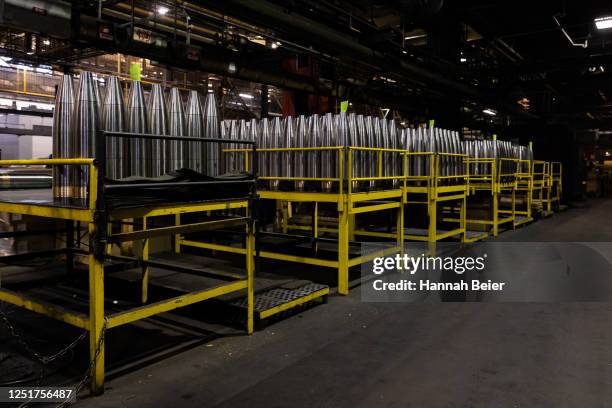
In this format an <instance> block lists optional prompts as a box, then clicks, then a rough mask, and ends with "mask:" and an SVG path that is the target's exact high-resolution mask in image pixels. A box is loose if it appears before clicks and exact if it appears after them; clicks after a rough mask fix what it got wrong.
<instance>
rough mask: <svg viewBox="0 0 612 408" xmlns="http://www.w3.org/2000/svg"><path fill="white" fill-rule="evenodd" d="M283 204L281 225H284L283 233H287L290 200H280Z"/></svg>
mask: <svg viewBox="0 0 612 408" xmlns="http://www.w3.org/2000/svg"><path fill="white" fill-rule="evenodd" d="M280 205H281V217H282V219H281V225H282V230H283V234H286V233H287V225H288V224H289V219H288V218H289V208H288V202H287V201H284V200H283V201H281V202H280Z"/></svg>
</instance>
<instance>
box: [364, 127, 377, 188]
mask: <svg viewBox="0 0 612 408" xmlns="http://www.w3.org/2000/svg"><path fill="white" fill-rule="evenodd" d="M364 125H365V126H364V129H365V134H366V147H377V136H376V134H375V129H374V120H373V118H372V117H371V116H366V117H365V118H364ZM365 163H366V169H367V170H366V175H365V177H376V169H377V167H376V153H375V152H368V153H367V156H366V160H365ZM367 185H368V188H370V189H373V188H374V185H375V183H374V181H373V180H370V181H368V183H367Z"/></svg>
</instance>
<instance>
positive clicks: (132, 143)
mask: <svg viewBox="0 0 612 408" xmlns="http://www.w3.org/2000/svg"><path fill="white" fill-rule="evenodd" d="M127 130H128V132H131V133H149V126H148V114H147V108H146V104H145V98H144V93H143V92H142V85H141V84H140V82H139V81H132V83H131V86H130V93H129V96H128V104H127ZM128 145H129V149H128V150H129V152H130V161H129V175H131V176H145V175H146V174H147V173H146V170H147V162H146V158H145V155H144V153H145V152H144V147H145V143H144V140H142V139H129V140H128Z"/></svg>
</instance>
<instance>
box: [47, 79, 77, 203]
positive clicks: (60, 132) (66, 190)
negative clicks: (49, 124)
mask: <svg viewBox="0 0 612 408" xmlns="http://www.w3.org/2000/svg"><path fill="white" fill-rule="evenodd" d="M73 115H74V91H73V84H72V77H71V76H70V75H64V76H62V78H61V80H60V83H59V86H58V87H57V95H56V96H55V110H54V111H53V130H52V135H53V141H52V143H53V158H54V159H59V158H62V159H65V158H69V157H70V154H71V152H70V145H71V131H72V116H73ZM52 171H53V197H57V198H60V197H69V196H70V177H69V171H70V167H68V166H53V169H52Z"/></svg>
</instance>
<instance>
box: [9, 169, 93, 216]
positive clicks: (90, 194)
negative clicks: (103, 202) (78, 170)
mask: <svg viewBox="0 0 612 408" xmlns="http://www.w3.org/2000/svg"><path fill="white" fill-rule="evenodd" d="M9 166H88V167H89V189H88V191H89V194H88V207H89V209H90V210H94V209H95V208H96V200H97V198H98V167H97V166H96V164H95V160H94V159H89V158H79V159H32V160H0V167H9Z"/></svg>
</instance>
